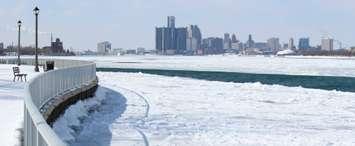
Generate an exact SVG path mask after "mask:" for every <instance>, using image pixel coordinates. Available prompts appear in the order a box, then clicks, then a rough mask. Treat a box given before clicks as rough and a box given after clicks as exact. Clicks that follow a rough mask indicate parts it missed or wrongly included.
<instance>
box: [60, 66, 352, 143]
mask: <svg viewBox="0 0 355 146" xmlns="http://www.w3.org/2000/svg"><path fill="white" fill-rule="evenodd" d="M98 76H99V79H100V85H101V87H100V88H99V91H98V94H97V97H95V98H93V99H90V100H91V101H87V102H88V103H89V104H82V103H79V104H78V105H74V106H77V107H76V108H75V107H72V108H73V109H76V110H73V111H82V113H83V114H80V116H78V115H77V114H75V115H74V114H71V113H73V112H66V115H65V116H63V117H62V119H61V120H63V118H64V120H65V119H71V120H70V121H72V119H73V118H74V119H75V118H78V117H79V118H78V119H80V121H81V124H67V125H76V126H70V128H71V129H74V130H73V131H71V134H69V137H70V136H73V137H74V138H76V139H77V140H76V141H73V140H72V141H71V144H72V145H78V146H90V145H101V146H108V145H113V146H116V145H117V146H118V145H153V146H160V145H161V146H168V145H197V146H205V145H210V146H216V145H218V146H219V145H222V146H223V145H226V146H229V145H248V146H254V145H255V146H259V145H270V146H274V145H279V146H285V145H290V146H293V145H297V146H303V145H317V146H318V145H319V146H331V145H334V146H352V145H355V139H354V136H355V93H346V92H337V91H325V90H317V89H304V88H301V87H285V86H278V85H262V84H260V83H244V84H240V83H226V82H216V81H203V80H195V79H188V78H179V77H164V76H157V75H147V74H140V73H98ZM103 97H104V98H103ZM93 103H95V104H93ZM93 105H95V106H93ZM92 107H94V108H92ZM74 113H77V112H74ZM61 120H59V122H60V121H61ZM74 121H75V120H74ZM76 122H78V121H76ZM58 129H59V131H58V132H59V133H66V134H68V130H65V129H66V128H65V127H64V128H57V130H58ZM62 130H64V131H62ZM69 131H70V130H69ZM64 135H65V134H64ZM67 136H68V135H67ZM64 138H65V137H64ZM69 139H70V138H69Z"/></svg>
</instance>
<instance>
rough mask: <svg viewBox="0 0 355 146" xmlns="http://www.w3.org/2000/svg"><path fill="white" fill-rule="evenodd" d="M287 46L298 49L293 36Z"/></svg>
mask: <svg viewBox="0 0 355 146" xmlns="http://www.w3.org/2000/svg"><path fill="white" fill-rule="evenodd" d="M287 47H288V49H290V50H295V49H296V47H295V41H294V39H293V38H291V39H290V40H289V42H288V46H287Z"/></svg>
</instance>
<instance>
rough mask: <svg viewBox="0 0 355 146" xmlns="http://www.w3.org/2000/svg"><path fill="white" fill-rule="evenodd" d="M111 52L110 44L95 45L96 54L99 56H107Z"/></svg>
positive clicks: (105, 42) (106, 42)
mask: <svg viewBox="0 0 355 146" xmlns="http://www.w3.org/2000/svg"><path fill="white" fill-rule="evenodd" d="M110 52H111V43H110V42H108V41H104V42H101V43H98V44H97V53H98V54H100V55H108V54H109V53H110Z"/></svg>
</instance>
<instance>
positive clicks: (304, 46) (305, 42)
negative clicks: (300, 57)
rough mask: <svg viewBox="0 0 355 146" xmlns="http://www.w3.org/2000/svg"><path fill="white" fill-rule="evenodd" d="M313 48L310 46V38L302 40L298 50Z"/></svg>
mask: <svg viewBox="0 0 355 146" xmlns="http://www.w3.org/2000/svg"><path fill="white" fill-rule="evenodd" d="M310 48H311V46H310V45H309V38H300V40H299V42H298V49H299V50H308V49H310Z"/></svg>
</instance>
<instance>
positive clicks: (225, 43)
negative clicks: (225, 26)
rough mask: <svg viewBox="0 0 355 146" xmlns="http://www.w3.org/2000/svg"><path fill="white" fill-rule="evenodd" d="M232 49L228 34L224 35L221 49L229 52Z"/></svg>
mask: <svg viewBox="0 0 355 146" xmlns="http://www.w3.org/2000/svg"><path fill="white" fill-rule="evenodd" d="M231 48H232V40H231V38H230V35H229V33H225V34H224V39H223V49H224V50H229V49H231Z"/></svg>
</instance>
